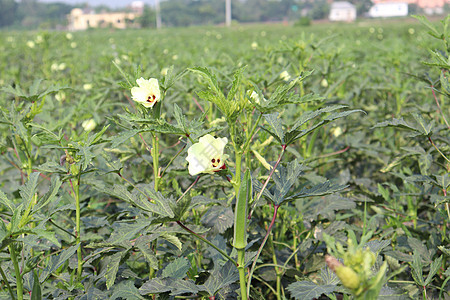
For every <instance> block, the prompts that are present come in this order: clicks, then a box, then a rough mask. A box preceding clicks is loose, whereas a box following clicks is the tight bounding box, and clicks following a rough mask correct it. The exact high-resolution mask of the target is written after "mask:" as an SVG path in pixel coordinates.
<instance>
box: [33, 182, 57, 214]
mask: <svg viewBox="0 0 450 300" xmlns="http://www.w3.org/2000/svg"><path fill="white" fill-rule="evenodd" d="M61 184H62V182H61V180H59V177H58V176H53V177H52V179H51V184H50V188H49V190H48V192H47V193H46V194H45V195H44V197H42V198H41V199H40V200H39V202H38V203H37V205H36V206H35V207H33V211H34V212H37V211H39V210H41V209H42V208H43V207H45V206H46V205H48V204H49V203H50V202H52V201H53V200H54V199H55V197H56V194H57V193H58V191H59V188H60V187H61Z"/></svg>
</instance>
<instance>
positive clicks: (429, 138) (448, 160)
mask: <svg viewBox="0 0 450 300" xmlns="http://www.w3.org/2000/svg"><path fill="white" fill-rule="evenodd" d="M428 140H429V141H430V143H431V145H433V147H434V148H435V149H436V150H437V152H439V154H440V155H441V156H442V157H443V158H445V160H446V161H447V162H448V163H450V159H448V158H447V157H446V156H445V155H444V153H442V152H441V150H439V148H438V147H437V146H436V144H435V143H434V142H433V140H432V139H431V137H428Z"/></svg>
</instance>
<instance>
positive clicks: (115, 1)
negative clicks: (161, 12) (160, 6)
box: [38, 0, 154, 8]
mask: <svg viewBox="0 0 450 300" xmlns="http://www.w3.org/2000/svg"><path fill="white" fill-rule="evenodd" d="M38 1H39V2H46V3H50V2H62V3H67V4H72V5H74V4H82V3H88V4H89V5H90V6H98V5H107V6H109V7H111V8H120V7H125V6H127V5H129V4H131V2H133V0H38ZM143 2H144V3H145V4H148V5H151V4H152V3H153V2H154V0H143Z"/></svg>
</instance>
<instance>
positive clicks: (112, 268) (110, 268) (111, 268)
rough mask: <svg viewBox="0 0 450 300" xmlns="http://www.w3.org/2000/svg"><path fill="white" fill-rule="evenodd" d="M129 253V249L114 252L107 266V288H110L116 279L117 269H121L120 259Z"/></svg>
mask: <svg viewBox="0 0 450 300" xmlns="http://www.w3.org/2000/svg"><path fill="white" fill-rule="evenodd" d="M126 254H127V251H120V252H117V253H115V254H113V255H112V256H111V258H110V260H109V261H108V265H107V266H106V268H107V269H106V274H105V278H106V288H107V289H108V290H109V289H110V288H111V286H113V284H114V281H116V276H117V271H119V266H120V261H121V260H122V258H123V257H124V256H125V255H126Z"/></svg>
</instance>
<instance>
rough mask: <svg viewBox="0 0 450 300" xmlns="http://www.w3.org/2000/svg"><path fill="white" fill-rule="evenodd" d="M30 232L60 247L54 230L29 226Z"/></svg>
mask: <svg viewBox="0 0 450 300" xmlns="http://www.w3.org/2000/svg"><path fill="white" fill-rule="evenodd" d="M30 231H31V233H34V234H36V235H37V236H38V237H40V238H44V239H47V240H49V241H50V242H52V243H53V244H55V245H57V246H58V247H61V243H60V242H59V241H58V239H57V237H56V234H55V233H54V232H51V231H48V230H47V229H39V228H31V229H30Z"/></svg>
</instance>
